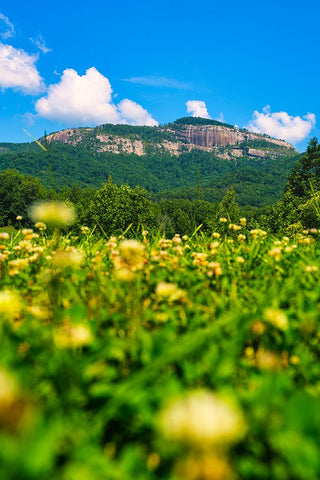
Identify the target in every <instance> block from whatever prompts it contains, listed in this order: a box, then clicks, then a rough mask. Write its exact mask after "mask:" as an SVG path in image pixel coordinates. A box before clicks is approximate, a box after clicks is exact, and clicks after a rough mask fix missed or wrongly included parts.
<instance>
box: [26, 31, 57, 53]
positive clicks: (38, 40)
mask: <svg viewBox="0 0 320 480" xmlns="http://www.w3.org/2000/svg"><path fill="white" fill-rule="evenodd" d="M29 40H30V41H31V42H32V43H34V44H35V46H36V47H38V48H39V50H41V52H42V53H48V52H52V49H51V48H48V47H47V46H46V43H45V41H44V39H43V38H42V35H38V36H37V37H36V38H29Z"/></svg>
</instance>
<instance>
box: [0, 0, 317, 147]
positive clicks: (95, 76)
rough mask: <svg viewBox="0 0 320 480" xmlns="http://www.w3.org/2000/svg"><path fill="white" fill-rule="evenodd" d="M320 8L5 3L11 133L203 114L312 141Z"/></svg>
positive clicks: (5, 128)
mask: <svg viewBox="0 0 320 480" xmlns="http://www.w3.org/2000/svg"><path fill="white" fill-rule="evenodd" d="M319 13H320V6H319V4H318V2H317V1H310V0H305V1H304V2H300V1H299V2H296V1H287V0H284V1H283V0H277V1H275V0H270V1H268V2H257V1H245V0H243V1H234V0H229V1H227V2H221V0H219V1H215V0H211V1H208V0H203V1H201V2H194V1H192V2H191V1H190V0H184V1H180V0H178V1H174V0H170V1H168V0H162V1H161V2H150V1H145V0H143V1H139V0H136V1H129V0H118V2H115V1H108V0H107V1H95V0H92V1H91V2H88V1H82V0H80V1H74V0H70V1H61V0H56V1H55V2H54V3H49V2H47V3H46V2H44V3H41V4H39V2H33V1H30V2H22V1H20V0H18V1H15V2H10V3H9V2H6V3H4V4H3V5H2V6H0V141H2V142H4V141H13V142H21V141H29V140H30V139H29V138H28V136H27V135H26V134H25V133H24V131H23V129H27V130H28V131H29V132H30V133H31V134H32V135H33V136H34V137H40V136H42V135H43V132H44V131H45V130H46V131H47V133H50V132H53V131H56V130H60V129H62V128H67V127H77V126H93V125H98V124H101V123H108V122H110V123H130V124H138V125H141V124H146V125H156V124H157V123H159V124H161V123H168V122H170V121H173V120H175V119H177V118H179V117H182V116H187V115H199V114H201V115H202V116H208V117H211V118H215V119H221V120H224V121H226V122H227V123H232V124H236V125H238V126H239V127H244V126H246V127H249V128H250V129H253V130H256V131H261V132H265V133H268V134H270V135H271V136H275V137H278V138H284V139H286V140H288V141H289V142H290V143H293V144H295V146H296V148H297V149H298V150H299V151H303V150H304V149H305V147H306V145H307V143H308V140H309V139H310V138H311V137H313V136H319V125H320V96H319V76H320V63H319V57H320V55H319V53H320V51H319V50H320V41H319V32H320V29H319V26H318V20H319ZM190 101H191V102H190ZM192 101H193V103H192ZM188 102H189V103H188ZM318 124H319V125H318Z"/></svg>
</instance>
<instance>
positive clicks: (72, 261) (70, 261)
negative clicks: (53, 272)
mask: <svg viewBox="0 0 320 480" xmlns="http://www.w3.org/2000/svg"><path fill="white" fill-rule="evenodd" d="M82 260H83V253H82V252H81V251H80V250H79V249H76V248H74V247H69V248H68V249H67V250H61V251H58V252H56V253H55V255H54V257H53V260H52V264H53V266H54V267H55V268H61V269H63V268H68V267H70V268H77V267H80V265H81V262H82Z"/></svg>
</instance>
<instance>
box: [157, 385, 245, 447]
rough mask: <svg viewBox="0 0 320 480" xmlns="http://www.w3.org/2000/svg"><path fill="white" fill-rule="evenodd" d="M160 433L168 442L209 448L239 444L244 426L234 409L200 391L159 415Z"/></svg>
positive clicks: (170, 405) (189, 395)
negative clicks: (237, 442)
mask: <svg viewBox="0 0 320 480" xmlns="http://www.w3.org/2000/svg"><path fill="white" fill-rule="evenodd" d="M160 429H161V431H162V433H163V434H164V436H165V437H167V438H168V439H171V440H174V441H177V442H181V443H185V442H186V443H189V444H192V445H196V446H198V447H199V446H200V447H207V446H212V445H220V444H228V443H233V442H236V441H238V440H240V439H241V438H242V437H243V436H244V434H245V423H244V420H243V417H242V414H241V412H240V411H239V409H238V408H237V407H236V406H235V405H233V404H232V403H229V402H227V401H224V400H222V399H221V398H220V397H218V396H216V395H214V394H213V393H210V392H207V391H204V390H200V391H195V392H191V393H188V394H187V395H186V396H184V397H182V398H180V399H177V400H175V401H173V403H171V404H169V405H168V407H167V408H165V409H164V410H163V411H162V412H161V414H160Z"/></svg>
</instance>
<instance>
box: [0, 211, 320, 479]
mask: <svg viewBox="0 0 320 480" xmlns="http://www.w3.org/2000/svg"><path fill="white" fill-rule="evenodd" d="M18 213H19V212H17V214H18ZM31 218H32V220H33V223H34V225H33V227H32V228H27V229H23V228H20V229H18V228H15V229H13V228H11V229H10V228H7V229H6V228H2V229H1V231H0V339H1V340H0V341H1V349H0V480H40V479H41V480H44V479H46V480H49V479H50V480H132V479H133V478H137V479H139V480H157V479H159V480H160V479H161V480H232V479H245V480H247V479H252V480H258V479H259V480H260V479H265V480H267V479H277V480H315V479H317V478H320V456H319V440H320V410H319V399H320V362H319V357H320V328H319V311H320V287H319V283H320V282H319V279H320V241H319V234H320V232H319V231H318V230H317V229H309V230H302V229H300V230H297V231H294V232H293V231H291V232H290V233H289V234H288V235H287V236H281V235H280V236H279V237H275V236H273V235H272V234H270V233H268V232H266V231H264V230H262V229H259V228H256V229H250V228H248V227H247V222H246V219H245V218H241V219H240V218H239V220H238V222H237V223H230V222H228V220H227V219H226V218H221V219H220V227H219V228H218V229H216V231H213V232H211V233H206V234H202V233H201V229H197V230H195V232H194V233H193V234H191V235H189V236H186V235H182V234H181V235H178V234H176V235H174V236H173V237H171V238H163V236H162V235H160V234H155V233H150V234H149V233H148V231H146V230H144V229H143V228H141V231H139V232H137V234H136V235H135V236H134V238H129V235H127V233H128V232H123V234H122V235H118V236H117V237H116V236H111V237H110V236H103V235H100V236H98V235H97V233H96V232H95V231H94V229H92V228H89V227H86V226H83V227H82V228H81V230H80V231H79V234H75V233H74V231H72V230H69V229H68V225H70V224H72V222H73V221H74V218H75V214H74V211H73V210H72V208H71V207H70V206H68V205H65V204H59V203H55V204H54V205H52V204H46V203H43V204H40V205H36V206H35V207H34V208H33V209H32V210H31Z"/></svg>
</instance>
